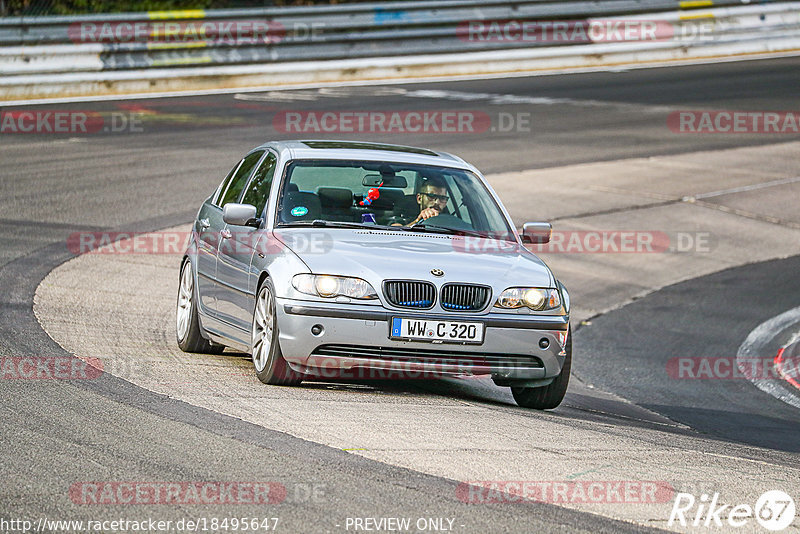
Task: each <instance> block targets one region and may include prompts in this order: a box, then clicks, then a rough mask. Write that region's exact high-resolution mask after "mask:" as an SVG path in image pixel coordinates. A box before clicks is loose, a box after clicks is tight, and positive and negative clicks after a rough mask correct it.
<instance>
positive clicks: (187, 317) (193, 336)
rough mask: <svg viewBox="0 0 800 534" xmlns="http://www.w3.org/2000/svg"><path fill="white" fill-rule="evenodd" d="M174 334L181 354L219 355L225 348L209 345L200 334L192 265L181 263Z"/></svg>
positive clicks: (188, 262)
mask: <svg viewBox="0 0 800 534" xmlns="http://www.w3.org/2000/svg"><path fill="white" fill-rule="evenodd" d="M175 332H176V337H177V341H178V347H180V349H181V350H182V351H183V352H200V353H204V354H219V353H221V352H222V351H223V350H225V347H224V346H222V345H217V344H216V343H211V342H210V341H209V340H207V339H206V338H204V337H203V335H202V334H201V333H200V319H199V317H198V316H197V291H196V289H195V286H194V275H193V273H192V263H191V262H190V261H189V260H186V261H184V262H183V267H181V280H180V285H179V287H178V302H177V304H176V306H175Z"/></svg>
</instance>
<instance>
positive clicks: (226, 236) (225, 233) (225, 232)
mask: <svg viewBox="0 0 800 534" xmlns="http://www.w3.org/2000/svg"><path fill="white" fill-rule="evenodd" d="M219 235H221V236H222V239H230V238H231V236H232V235H233V234H231V231H230V230H228V229H227V228H225V229H224V230H223V231H221V232H220V233H219Z"/></svg>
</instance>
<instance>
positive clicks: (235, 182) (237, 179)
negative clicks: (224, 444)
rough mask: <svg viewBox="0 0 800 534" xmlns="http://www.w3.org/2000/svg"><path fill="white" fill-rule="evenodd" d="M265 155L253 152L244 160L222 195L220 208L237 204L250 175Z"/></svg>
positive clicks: (261, 152)
mask: <svg viewBox="0 0 800 534" xmlns="http://www.w3.org/2000/svg"><path fill="white" fill-rule="evenodd" d="M263 154H264V151H263V150H259V151H258V152H253V153H252V154H250V155H249V156H247V157H245V158H244V160H242V164H241V165H240V166H239V170H238V171H236V174H235V175H234V176H233V179H232V180H231V181H230V183H229V184H228V189H227V190H226V191H225V193H224V194H223V195H222V200H221V201H220V203H219V205H220V206H222V207H224V206H225V204H228V203H230V202H236V200H237V199H238V198H239V194H240V193H241V192H242V189H244V186H245V184H247V178H249V177H250V173H251V172H253V167H255V166H256V163H258V160H260V159H261V156H262V155H263Z"/></svg>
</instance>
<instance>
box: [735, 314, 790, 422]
mask: <svg viewBox="0 0 800 534" xmlns="http://www.w3.org/2000/svg"><path fill="white" fill-rule="evenodd" d="M798 322H800V306H798V307H797V308H792V309H791V310H789V311H786V312H783V313H782V314H780V315H776V316H775V317H773V318H772V319H769V320H768V321H764V322H763V323H761V324H760V325H758V326H757V327H755V328H754V329H753V331H752V332H750V334H749V335H748V336H747V339H745V340H744V343H742V345H741V346H740V347H739V350H738V352H737V353H736V360H737V367H739V369H743V367H744V364H743V363H742V364H741V365H740V364H739V363H740V362H741V361H742V360H744V359H749V358H763V357H764V356H765V355H764V348H765V347H766V346H767V345H768V344H769V342H770V341H772V339H773V338H774V337H775V335H776V333H777V332H781V331H783V330H785V329H786V328H788V327H790V326H792V325H793V324H796V323H798ZM746 374H747V373H745V375H746ZM750 381H751V382H752V383H753V384H755V386H756V387H757V388H758V389H760V390H761V391H763V392H765V393H768V394H769V395H772V396H773V397H775V398H776V399H778V400H781V401H783V402H785V403H786V404H789V405H791V406H794V407H795V408H800V398H798V397H797V396H796V395H793V394H792V393H791V392H789V391H788V390H786V389H784V388H782V387H781V386H780V385H779V384H780V382H779V381H776V380H775V379H766V378H751V379H750Z"/></svg>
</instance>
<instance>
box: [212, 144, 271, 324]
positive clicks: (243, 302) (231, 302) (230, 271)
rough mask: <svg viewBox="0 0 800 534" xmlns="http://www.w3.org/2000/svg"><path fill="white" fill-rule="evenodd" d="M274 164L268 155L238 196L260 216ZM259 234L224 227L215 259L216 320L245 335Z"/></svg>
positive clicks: (250, 312) (254, 230)
mask: <svg viewBox="0 0 800 534" xmlns="http://www.w3.org/2000/svg"><path fill="white" fill-rule="evenodd" d="M276 163H277V157H276V155H275V154H274V153H272V152H267V153H266V155H265V156H264V158H263V159H262V160H261V161H260V162H259V165H258V167H257V168H256V171H255V172H254V173H253V174H252V177H251V178H250V180H249V182H248V183H247V186H246V187H245V188H244V191H243V192H242V193H241V195H240V197H239V202H241V203H242V204H251V205H253V206H255V207H256V213H257V214H258V216H259V217H263V215H264V209H265V207H266V205H267V199H268V198H269V192H270V188H271V185H272V177H273V175H274V173H275V165H276ZM261 231H262V230H260V229H258V228H254V227H252V226H232V225H226V227H225V229H224V230H223V233H222V240H221V241H220V245H219V253H218V256H217V286H218V292H217V315H218V318H219V319H221V320H223V321H225V322H226V323H228V324H230V325H232V326H235V327H236V328H238V329H240V330H242V331H246V332H249V331H250V328H251V324H250V323H251V322H252V318H253V317H252V315H253V306H254V304H255V294H254V291H255V290H254V289H253V288H251V287H249V279H250V266H251V263H252V257H253V253H254V247H255V243H256V241H257V240H258V233H259V232H261ZM245 339H249V337H247V338H245Z"/></svg>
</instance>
